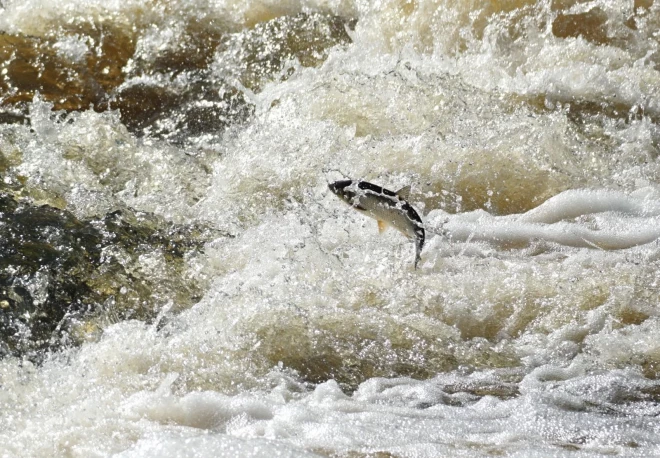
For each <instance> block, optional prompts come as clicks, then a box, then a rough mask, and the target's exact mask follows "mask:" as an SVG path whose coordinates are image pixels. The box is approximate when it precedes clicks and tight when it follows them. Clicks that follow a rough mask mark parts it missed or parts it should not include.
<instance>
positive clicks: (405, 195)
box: [396, 185, 410, 200]
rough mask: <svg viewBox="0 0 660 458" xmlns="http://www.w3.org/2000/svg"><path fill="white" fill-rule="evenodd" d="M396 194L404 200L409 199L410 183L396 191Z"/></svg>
mask: <svg viewBox="0 0 660 458" xmlns="http://www.w3.org/2000/svg"><path fill="white" fill-rule="evenodd" d="M396 195H397V196H399V197H400V198H402V199H403V200H408V199H409V198H410V185H408V186H404V187H403V188H401V189H399V190H398V191H397V192H396Z"/></svg>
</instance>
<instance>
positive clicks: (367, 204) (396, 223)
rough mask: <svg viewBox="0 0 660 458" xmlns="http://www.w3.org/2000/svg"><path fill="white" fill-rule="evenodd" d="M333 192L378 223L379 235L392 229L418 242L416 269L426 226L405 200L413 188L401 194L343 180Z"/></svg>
mask: <svg viewBox="0 0 660 458" xmlns="http://www.w3.org/2000/svg"><path fill="white" fill-rule="evenodd" d="M328 187H329V188H330V191H332V192H333V193H334V194H335V195H336V196H337V197H339V198H340V199H341V200H343V201H344V202H346V203H347V204H348V205H350V206H351V207H353V208H354V209H356V210H357V211H359V212H361V213H363V214H365V215H367V216H370V217H372V218H374V219H376V220H377V221H378V231H379V232H383V231H384V230H385V229H387V227H388V226H392V227H394V228H395V229H397V230H398V231H400V232H401V233H402V234H403V235H405V236H406V237H408V238H411V239H414V240H415V264H414V265H415V269H417V264H419V261H420V260H421V253H422V248H423V247H424V238H425V231H424V223H423V222H422V219H421V218H420V217H419V214H418V213H417V212H416V211H415V209H414V208H413V207H412V205H410V204H409V203H408V202H406V200H405V196H406V194H407V193H408V192H409V191H410V187H409V186H406V187H405V188H403V189H400V190H399V191H397V192H393V191H390V190H389V189H385V188H383V187H381V186H378V185H375V184H373V183H369V182H367V181H358V180H340V181H335V182H334V183H330V184H328Z"/></svg>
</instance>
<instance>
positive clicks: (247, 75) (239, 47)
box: [216, 13, 355, 90]
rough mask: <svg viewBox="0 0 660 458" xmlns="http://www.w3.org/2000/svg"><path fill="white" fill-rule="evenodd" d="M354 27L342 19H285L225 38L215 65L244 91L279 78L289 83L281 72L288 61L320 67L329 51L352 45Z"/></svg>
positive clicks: (300, 16) (302, 16)
mask: <svg viewBox="0 0 660 458" xmlns="http://www.w3.org/2000/svg"><path fill="white" fill-rule="evenodd" d="M354 27H355V21H353V20H349V19H345V18H342V17H339V16H330V15H323V14H318V13H315V14H306V13H301V14H298V15H295V16H282V17H279V18H276V19H272V20H270V21H267V22H264V23H261V24H257V25H256V26H255V27H254V28H253V29H251V30H246V31H242V32H239V33H235V34H231V35H229V36H227V37H225V38H223V40H222V41H221V42H220V45H219V47H218V54H217V57H216V65H217V66H218V67H219V68H222V69H223V70H224V71H225V72H226V73H228V75H229V76H231V77H235V78H238V79H239V80H240V81H241V83H242V84H243V85H244V86H245V87H248V88H250V89H252V90H258V89H259V88H260V87H261V86H262V85H263V84H264V82H266V81H269V80H270V79H272V78H273V77H275V76H276V75H278V74H281V78H282V79H286V77H287V72H286V71H284V73H282V71H283V70H285V68H284V67H285V65H286V63H287V61H292V60H294V59H295V60H297V61H298V62H300V64H301V65H302V66H303V67H315V66H318V65H320V64H321V63H322V62H323V61H325V59H326V58H327V56H328V50H329V49H330V48H332V47H334V46H337V45H342V44H347V43H350V42H351V39H350V37H349V35H348V32H347V28H354Z"/></svg>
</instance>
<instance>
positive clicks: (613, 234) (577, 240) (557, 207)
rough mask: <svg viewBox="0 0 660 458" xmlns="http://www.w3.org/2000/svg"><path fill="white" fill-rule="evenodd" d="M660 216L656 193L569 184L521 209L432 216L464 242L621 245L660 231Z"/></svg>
mask: <svg viewBox="0 0 660 458" xmlns="http://www.w3.org/2000/svg"><path fill="white" fill-rule="evenodd" d="M641 194H643V195H644V194H646V193H645V192H644V191H641ZM658 216H660V205H658V201H657V200H656V199H649V198H648V197H642V198H639V197H637V198H636V197H633V196H630V195H626V194H624V193H620V192H615V191H596V190H594V191H592V190H570V191H565V192H563V193H561V194H558V195H557V196H555V197H552V198H551V199H548V200H547V201H546V202H544V203H543V204H541V205H540V206H538V207H536V208H534V209H532V210H530V211H528V212H527V213H523V214H520V215H508V216H493V215H490V214H489V213H487V212H485V211H475V212H471V213H466V214H458V215H451V216H450V215H447V214H446V213H444V212H441V211H434V212H431V213H430V214H429V216H428V220H429V228H430V229H431V231H434V232H436V233H444V234H447V235H448V236H449V237H450V239H452V240H456V241H462V242H465V241H468V242H469V241H487V242H492V243H495V244H498V245H504V246H506V245H511V246H520V245H527V244H530V243H532V242H538V241H545V242H551V243H556V244H559V245H565V246H571V247H585V248H599V249H607V250H617V249H625V248H631V247H634V246H638V245H644V244H647V243H651V242H653V241H655V240H656V239H657V238H658V237H660V229H658V220H659V218H658ZM571 220H573V221H571Z"/></svg>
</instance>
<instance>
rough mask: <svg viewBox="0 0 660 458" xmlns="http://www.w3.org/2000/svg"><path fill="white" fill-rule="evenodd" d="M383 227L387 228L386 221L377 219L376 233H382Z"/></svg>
mask: <svg viewBox="0 0 660 458" xmlns="http://www.w3.org/2000/svg"><path fill="white" fill-rule="evenodd" d="M385 229H387V223H386V222H385V221H382V220H380V219H379V220H378V233H379V234H382V233H383V232H385Z"/></svg>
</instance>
